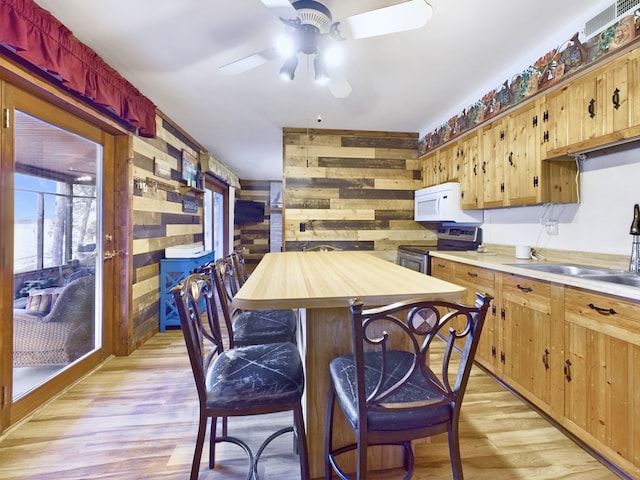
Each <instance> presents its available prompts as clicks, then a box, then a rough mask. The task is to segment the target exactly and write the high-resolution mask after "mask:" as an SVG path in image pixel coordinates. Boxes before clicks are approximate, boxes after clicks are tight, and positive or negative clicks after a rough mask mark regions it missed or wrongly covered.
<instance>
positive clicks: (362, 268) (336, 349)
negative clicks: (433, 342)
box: [233, 251, 465, 478]
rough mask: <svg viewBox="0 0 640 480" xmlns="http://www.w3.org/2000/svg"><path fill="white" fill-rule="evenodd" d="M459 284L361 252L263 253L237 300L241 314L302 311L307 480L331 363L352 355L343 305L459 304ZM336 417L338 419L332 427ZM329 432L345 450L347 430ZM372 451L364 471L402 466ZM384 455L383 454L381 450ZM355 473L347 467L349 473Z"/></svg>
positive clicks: (394, 453)
mask: <svg viewBox="0 0 640 480" xmlns="http://www.w3.org/2000/svg"><path fill="white" fill-rule="evenodd" d="M464 292H465V289H464V288H463V287H460V286H458V285H455V284H452V283H449V282H446V281H443V280H439V279H437V278H434V277H430V276H427V275H423V274H421V273H418V272H414V271H413V270H410V269H407V268H403V267H400V266H398V265H396V264H394V263H391V262H387V261H385V260H382V259H380V258H378V257H376V256H374V255H372V254H369V253H366V252H357V251H356V252H354V251H335V252H284V253H268V254H267V255H266V256H265V257H264V258H263V259H262V261H261V262H260V263H259V264H258V266H257V267H256V269H255V270H254V272H253V273H252V274H251V276H250V277H249V279H248V280H247V282H246V283H245V284H244V285H243V286H242V288H241V289H240V291H239V292H238V294H237V295H236V296H235V298H234V301H233V305H234V307H237V308H241V309H245V310H260V309H285V308H294V309H299V311H300V329H299V335H298V344H299V348H300V351H301V354H302V356H303V362H304V366H305V375H306V388H305V419H306V422H307V436H308V447H309V461H310V469H311V477H312V478H319V477H323V476H324V444H323V441H324V440H323V439H324V417H325V410H326V405H327V392H328V390H329V369H328V365H329V362H330V361H331V359H333V358H334V357H336V356H338V355H343V354H345V353H349V352H350V351H351V343H350V342H351V327H350V320H349V319H350V313H349V302H350V300H352V299H353V298H360V299H361V300H362V301H363V302H364V303H365V305H366V306H367V307H372V306H377V305H385V304H389V303H393V302H397V301H401V300H406V299H410V298H417V297H421V298H429V299H440V300H449V301H460V300H461V299H462V298H463V294H464ZM338 419H340V420H341V418H340V416H337V418H336V420H338ZM341 427H342V428H338V429H335V430H334V432H335V433H334V439H335V440H334V441H336V442H344V443H347V440H348V439H350V438H351V433H350V429H349V427H348V426H347V425H346V424H345V425H341ZM379 448H384V447H377V448H375V449H370V460H371V463H370V468H374V469H383V468H389V467H395V466H399V465H401V464H402V458H401V454H400V452H399V449H393V450H390V451H385V453H384V454H380V451H379V450H378V449H379ZM387 448H388V447H387ZM354 470H355V467H352V468H349V467H347V471H354Z"/></svg>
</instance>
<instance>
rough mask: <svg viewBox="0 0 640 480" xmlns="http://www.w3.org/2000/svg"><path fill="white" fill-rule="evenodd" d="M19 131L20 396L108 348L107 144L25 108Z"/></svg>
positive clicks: (16, 295) (16, 374) (16, 322)
mask: <svg viewBox="0 0 640 480" xmlns="http://www.w3.org/2000/svg"><path fill="white" fill-rule="evenodd" d="M14 132H15V133H14V156H15V164H14V165H15V166H14V225H13V230H14V249H13V270H14V282H13V283H14V292H13V332H14V334H13V399H14V400H16V399H18V398H20V397H21V396H23V395H25V394H26V393H28V392H29V391H31V390H32V389H34V388H35V387H37V386H38V385H40V384H41V383H43V382H44V381H46V380H48V379H49V378H51V377H53V376H55V375H56V374H57V373H59V372H61V371H62V370H64V369H65V368H66V367H67V366H68V365H70V364H72V363H74V362H76V361H78V360H79V359H81V358H82V357H83V356H84V355H86V354H88V353H90V352H92V351H93V350H95V349H96V348H98V347H100V346H101V333H100V332H101V331H102V329H101V328H99V326H100V325H101V315H100V313H99V312H101V308H97V306H98V305H97V304H98V303H99V302H97V298H99V296H97V295H96V292H97V289H96V278H101V277H100V275H101V268H100V265H101V262H96V258H97V253H98V252H99V251H100V248H101V245H100V242H99V239H100V238H101V235H100V232H99V230H100V222H99V219H100V215H101V212H100V202H98V201H97V199H98V198H100V195H99V178H100V176H99V175H98V172H100V171H101V162H102V147H101V145H99V144H97V143H95V142H93V141H91V140H88V139H86V138H83V137H80V136H78V135H76V134H74V133H71V132H69V131H66V130H63V129H61V128H58V127H56V126H54V125H51V124H50V123H47V122H45V121H43V120H40V119H38V118H36V117H33V116H31V115H29V114H27V113H24V112H22V111H19V110H16V111H15V115H14ZM97 270H100V271H97Z"/></svg>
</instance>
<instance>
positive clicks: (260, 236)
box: [233, 180, 271, 272]
mask: <svg viewBox="0 0 640 480" xmlns="http://www.w3.org/2000/svg"><path fill="white" fill-rule="evenodd" d="M270 191H271V181H268V180H266V181H256V180H251V181H250V180H240V190H239V191H238V192H236V197H237V198H238V199H239V200H251V201H254V202H262V203H264V204H265V218H264V222H262V223H255V224H250V225H235V227H234V242H233V244H234V248H236V249H240V250H242V252H243V254H244V257H245V263H246V266H247V270H248V271H249V272H251V271H253V269H254V268H255V266H256V265H257V264H258V262H260V260H261V259H262V257H263V256H264V255H265V254H266V253H268V252H269V251H270V248H271V246H270V245H269V238H270V228H271V222H270V218H271V208H270V206H269V204H270V202H269V198H270Z"/></svg>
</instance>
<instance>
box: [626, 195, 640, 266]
mask: <svg viewBox="0 0 640 480" xmlns="http://www.w3.org/2000/svg"><path fill="white" fill-rule="evenodd" d="M629 233H630V234H631V235H633V244H632V245H631V259H630V260H629V271H630V272H634V273H640V207H638V204H637V203H636V204H635V206H634V207H633V222H631V230H630V231H629Z"/></svg>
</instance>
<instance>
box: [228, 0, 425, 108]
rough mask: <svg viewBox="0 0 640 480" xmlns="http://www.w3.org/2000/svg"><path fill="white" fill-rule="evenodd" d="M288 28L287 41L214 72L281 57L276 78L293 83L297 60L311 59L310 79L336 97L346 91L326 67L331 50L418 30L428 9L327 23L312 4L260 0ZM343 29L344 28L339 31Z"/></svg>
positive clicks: (394, 8) (417, 4)
mask: <svg viewBox="0 0 640 480" xmlns="http://www.w3.org/2000/svg"><path fill="white" fill-rule="evenodd" d="M260 1H261V2H262V3H263V4H264V5H265V6H266V7H268V8H269V9H270V10H271V11H272V12H273V13H274V14H275V15H277V16H278V17H279V18H280V20H281V21H282V23H284V24H285V25H286V26H287V27H288V36H287V37H285V38H286V40H287V42H284V45H286V46H283V45H279V46H276V47H270V48H267V49H265V50H262V51H260V52H257V53H254V54H252V55H249V56H247V57H243V58H240V59H238V60H235V61H233V62H231V63H227V64H226V65H223V66H221V67H220V72H221V73H224V74H227V75H238V74H241V73H243V72H246V71H248V70H251V69H253V68H255V67H258V66H259V65H262V64H263V63H266V62H268V61H271V60H275V59H277V58H281V59H284V63H283V66H282V68H281V70H280V74H281V76H283V78H285V79H288V80H293V78H294V76H295V71H296V68H297V66H298V56H299V55H300V54H303V55H313V56H314V59H313V65H314V70H315V81H316V82H317V83H326V84H327V86H328V88H329V91H330V92H331V93H332V95H333V96H334V97H336V98H344V97H347V96H349V94H350V93H351V85H350V84H349V82H348V81H347V79H346V78H345V77H344V75H343V74H342V72H341V71H340V70H339V69H336V68H335V67H333V68H332V63H331V57H332V56H333V55H334V53H335V52H336V46H338V45H339V44H340V42H342V41H344V40H346V39H347V38H349V39H353V40H357V39H361V38H369V37H375V36H380V35H386V34H389V33H397V32H404V31H407V30H413V29H416V28H420V27H422V26H424V25H425V24H426V23H427V21H428V20H429V18H430V17H431V13H432V8H431V5H429V3H428V2H427V1H426V0H406V1H404V2H400V3H396V4H394V5H390V6H387V7H383V8H378V9H375V10H369V11H366V12H363V13H359V14H357V15H352V16H349V17H346V18H343V19H340V20H338V21H335V22H334V21H333V17H332V15H331V11H330V10H329V8H327V7H326V6H325V5H324V4H323V3H322V2H320V1H318V0H295V1H293V2H290V1H289V0H260ZM343 27H344V28H343ZM343 30H344V31H343Z"/></svg>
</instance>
